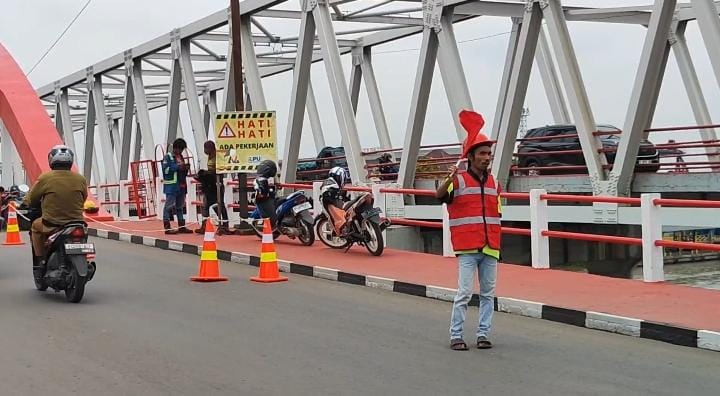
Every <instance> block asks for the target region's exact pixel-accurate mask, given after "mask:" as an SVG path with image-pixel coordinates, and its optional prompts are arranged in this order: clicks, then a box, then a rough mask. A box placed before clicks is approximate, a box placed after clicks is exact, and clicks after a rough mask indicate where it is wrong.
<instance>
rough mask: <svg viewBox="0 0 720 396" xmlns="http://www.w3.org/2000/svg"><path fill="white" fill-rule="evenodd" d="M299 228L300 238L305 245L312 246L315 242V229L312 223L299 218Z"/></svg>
mask: <svg viewBox="0 0 720 396" xmlns="http://www.w3.org/2000/svg"><path fill="white" fill-rule="evenodd" d="M298 228H299V229H300V235H299V236H298V239H299V240H300V243H302V244H303V246H310V245H312V244H313V243H315V232H314V231H313V227H312V224H310V223H308V222H306V221H303V220H298Z"/></svg>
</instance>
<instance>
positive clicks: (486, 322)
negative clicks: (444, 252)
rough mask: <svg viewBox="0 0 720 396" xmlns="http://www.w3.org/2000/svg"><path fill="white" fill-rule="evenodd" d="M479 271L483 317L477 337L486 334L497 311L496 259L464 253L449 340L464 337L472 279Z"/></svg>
mask: <svg viewBox="0 0 720 396" xmlns="http://www.w3.org/2000/svg"><path fill="white" fill-rule="evenodd" d="M476 270H478V281H479V282H480V320H479V323H478V329H477V336H478V337H480V336H487V335H488V333H489V332H490V327H491V325H492V317H493V311H494V310H495V281H496V280H497V260H496V259H495V258H494V257H490V256H488V255H486V254H484V253H471V254H461V255H460V256H459V257H458V291H457V295H456V296H455V302H453V309H452V316H451V317H450V339H451V340H452V339H455V338H462V335H463V324H464V323H465V315H466V314H467V307H468V303H469V302H470V298H471V297H472V292H473V278H474V277H475V271H476Z"/></svg>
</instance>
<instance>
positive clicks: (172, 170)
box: [162, 139, 192, 234]
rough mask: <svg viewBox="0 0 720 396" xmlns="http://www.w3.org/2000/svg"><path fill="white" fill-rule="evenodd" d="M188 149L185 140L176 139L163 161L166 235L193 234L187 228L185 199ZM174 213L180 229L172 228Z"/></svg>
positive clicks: (164, 224)
mask: <svg viewBox="0 0 720 396" xmlns="http://www.w3.org/2000/svg"><path fill="white" fill-rule="evenodd" d="M186 148H187V143H186V142H185V140H184V139H175V141H174V142H173V144H172V152H170V153H167V154H166V155H165V156H164V157H163V160H162V174H163V193H165V206H164V208H163V226H164V228H165V233H166V234H177V233H181V234H192V231H190V230H189V229H187V228H186V227H185V213H184V212H183V211H184V210H185V198H186V197H187V180H186V179H187V174H188V164H187V163H186V162H185V158H184V157H183V154H182V153H183V151H185V149H186ZM173 212H175V213H176V214H177V218H178V228H172V227H171V225H170V222H171V221H172V220H173Z"/></svg>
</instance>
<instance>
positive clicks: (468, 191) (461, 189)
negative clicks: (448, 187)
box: [455, 177, 498, 197]
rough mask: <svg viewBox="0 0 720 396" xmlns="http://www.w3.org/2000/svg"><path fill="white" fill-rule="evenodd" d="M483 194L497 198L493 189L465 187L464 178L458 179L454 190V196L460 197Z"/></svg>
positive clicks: (496, 193)
mask: <svg viewBox="0 0 720 396" xmlns="http://www.w3.org/2000/svg"><path fill="white" fill-rule="evenodd" d="M483 193H484V194H485V195H492V196H497V195H498V192H497V189H495V188H490V187H483V188H482V189H481V188H480V187H466V185H465V178H463V177H458V188H457V190H455V196H456V197H457V196H460V195H472V194H477V195H480V194H483Z"/></svg>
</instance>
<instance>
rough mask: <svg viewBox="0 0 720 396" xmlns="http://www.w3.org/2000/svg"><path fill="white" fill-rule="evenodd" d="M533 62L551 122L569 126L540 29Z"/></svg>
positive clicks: (560, 91)
mask: <svg viewBox="0 0 720 396" xmlns="http://www.w3.org/2000/svg"><path fill="white" fill-rule="evenodd" d="M535 61H536V62H537V65H538V69H539V70H540V76H541V78H542V82H543V86H544V87H545V94H546V95H547V98H548V103H549V104H550V111H551V112H552V114H553V120H554V121H555V123H557V124H569V123H570V122H571V119H570V111H569V110H568V105H567V102H566V101H565V96H564V95H563V91H562V87H561V85H560V79H559V78H558V73H557V70H556V69H555V63H554V62H553V57H552V53H551V52H550V46H549V45H548V42H547V36H546V34H545V30H544V29H540V37H539V40H538V48H537V51H536V52H535Z"/></svg>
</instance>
